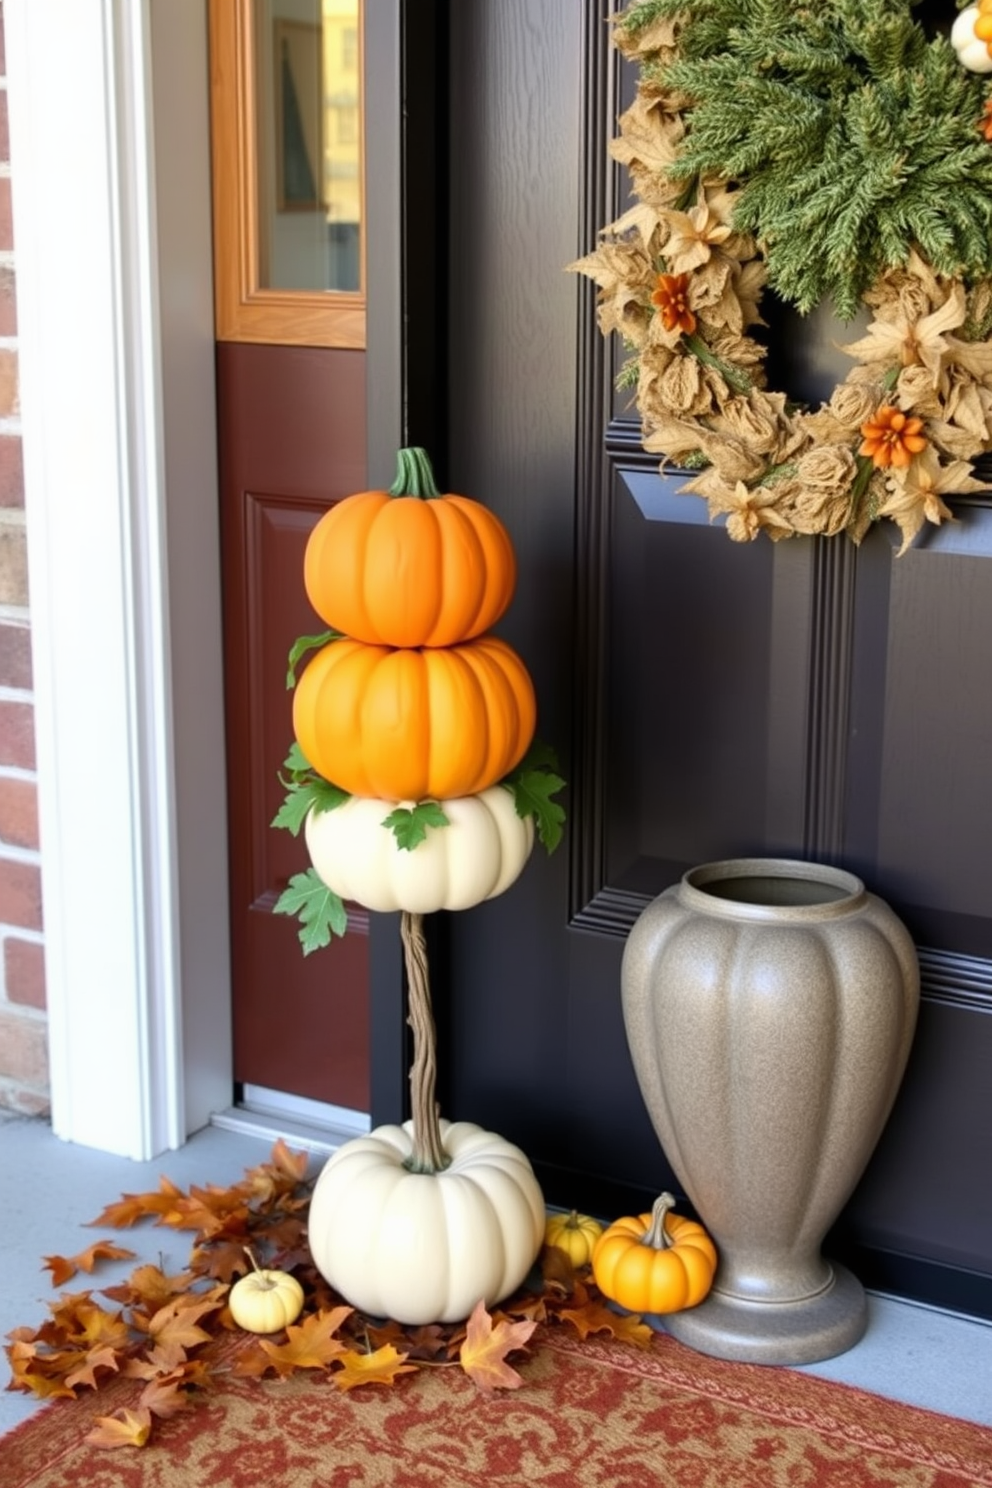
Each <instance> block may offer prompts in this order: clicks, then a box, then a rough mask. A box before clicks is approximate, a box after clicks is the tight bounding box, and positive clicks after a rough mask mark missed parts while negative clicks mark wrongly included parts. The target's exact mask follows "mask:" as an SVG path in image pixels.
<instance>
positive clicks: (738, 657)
mask: <svg viewBox="0 0 992 1488" xmlns="http://www.w3.org/2000/svg"><path fill="white" fill-rule="evenodd" d="M603 9H604V8H603V7H602V6H601V5H599V4H597V3H596V0H578V3H577V0H468V3H459V4H455V5H452V6H451V7H450V37H449V46H450V55H449V57H448V59H447V63H446V66H447V74H448V77H449V78H450V94H449V108H450V119H451V121H452V122H451V128H450V141H451V144H450V176H449V180H448V183H447V185H448V210H447V224H448V229H447V241H446V242H445V243H444V244H443V245H442V247H443V251H444V253H445V254H446V257H447V264H448V274H447V337H448V341H447V345H448V357H447V387H448V389H449V391H448V393H447V396H446V397H445V398H444V399H443V403H444V408H443V412H444V418H445V420H446V422H447V426H448V431H449V432H448V438H447V441H446V452H445V454H444V455H442V456H440V457H439V463H441V464H442V465H444V467H445V471H444V474H445V477H446V484H447V486H448V488H449V489H452V490H457V491H461V492H464V493H465V494H468V495H472V496H474V497H476V498H478V499H480V500H482V501H484V502H486V503H487V504H488V505H490V506H491V507H492V508H493V509H494V510H495V511H497V512H498V513H499V514H500V516H501V517H502V518H503V519H504V520H505V522H506V523H507V526H508V527H509V529H510V532H511V534H512V535H513V538H514V542H515V544H516V547H517V552H518V557H519V560H520V579H519V584H518V591H517V597H516V599H515V601H514V603H513V606H512V607H511V610H510V613H509V616H508V618H507V620H506V622H505V623H504V624H503V625H502V626H501V627H500V629H501V632H502V633H503V634H504V635H505V636H506V637H507V639H508V640H509V641H510V642H511V644H513V645H515V646H516V647H517V648H518V650H519V651H520V652H521V654H522V655H523V657H524V659H525V661H526V662H527V664H528V666H529V668H530V669H531V672H532V675H533V677H534V680H535V683H536V687H537V693H538V699H539V715H540V716H539V724H538V732H539V735H540V736H541V737H542V738H544V739H546V740H547V741H548V742H550V743H553V744H554V745H555V746H556V747H557V748H558V750H559V752H560V755H561V758H562V764H563V769H564V773H565V774H566V775H567V777H568V779H569V782H570V791H569V799H568V809H569V829H568V834H567V838H566V842H565V843H564V845H563V846H562V848H561V849H560V850H559V852H558V854H557V855H556V856H555V857H554V858H553V859H551V860H550V861H546V860H545V859H544V858H543V855H542V854H541V853H540V852H538V853H537V854H536V855H535V858H534V860H533V861H532V863H531V864H530V865H529V867H528V869H527V871H526V873H525V874H524V876H523V878H522V880H521V881H520V882H519V883H518V884H517V885H516V886H515V887H514V888H513V889H512V890H511V891H510V892H509V893H508V894H506V895H505V896H504V897H503V898H502V899H500V900H497V901H494V902H493V903H490V904H487V905H485V906H482V907H480V908H479V909H476V910H472V911H470V912H468V913H465V914H462V915H458V916H451V917H450V918H449V919H448V921H447V922H446V923H445V924H443V925H440V926H436V927H435V931H436V939H437V950H436V960H435V965H436V972H435V978H434V984H435V997H436V1002H437V1018H438V1024H439V1033H440V1061H441V1095H442V1103H443V1107H444V1111H445V1114H447V1115H450V1116H452V1117H457V1118H464V1119H471V1120H475V1121H479V1122H481V1123H482V1124H484V1125H488V1126H491V1127H492V1128H493V1129H494V1130H497V1131H499V1132H501V1133H502V1134H503V1135H505V1136H507V1137H509V1138H511V1139H513V1140H515V1141H518V1142H519V1143H520V1144H521V1145H522V1146H523V1147H524V1149H525V1150H526V1151H527V1152H528V1154H529V1155H530V1156H531V1158H532V1160H533V1161H534V1163H535V1165H536V1167H537V1168H538V1171H539V1175H540V1177H541V1179H542V1182H543V1183H544V1186H545V1190H546V1194H547V1197H548V1198H549V1200H550V1201H553V1202H556V1203H561V1204H567V1205H573V1204H576V1205H578V1206H579V1207H583V1206H587V1207H590V1208H593V1209H598V1210H599V1211H601V1212H604V1213H607V1214H611V1213H619V1212H621V1208H622V1207H623V1208H626V1206H628V1205H631V1204H634V1205H640V1204H643V1202H644V1201H645V1200H647V1199H648V1198H649V1197H650V1196H652V1195H653V1194H655V1193H656V1192H657V1191H658V1190H659V1189H660V1188H661V1187H662V1186H664V1185H670V1184H671V1183H672V1182H673V1180H672V1175H671V1172H670V1169H669V1167H668V1164H667V1162H666V1159H665V1156H664V1154H663V1153H662V1151H661V1150H660V1148H659V1145H658V1143H657V1141H656V1139H655V1137H654V1134H653V1132H652V1130H651V1128H650V1126H649V1123H648V1120H647V1117H646V1114H645V1112H644V1109H643V1106H642V1103H641V1100H640V1096H639V1093H638V1090H637V1088H636V1085H635V1082H634V1077H633V1073H632V1069H631V1065H630V1060H629V1056H628V1052H627V1048H626V1042H625V1037H624V1032H623V1026H622V1020H621V1012H620V997H619V966H620V957H621V953H622V949H623V944H624V939H625V936H626V934H627V932H628V931H629V928H630V926H631V924H632V923H633V921H634V919H635V917H636V915H637V914H638V913H639V911H640V910H641V908H642V907H643V906H644V905H645V904H646V903H647V902H648V901H649V899H650V898H651V897H652V896H654V895H655V894H657V893H659V892H660V891H661V890H662V889H663V888H665V887H666V886H667V885H669V884H670V883H672V882H673V881H675V880H676V879H677V878H678V877H679V876H680V875H681V874H682V873H683V872H684V871H685V869H686V868H687V867H689V866H690V865H692V864H693V863H697V862H705V861H708V860H711V859H713V858H717V857H728V856H736V855H741V854H775V855H783V856H795V857H802V858H808V859H819V860H822V861H826V862H831V863H838V864H841V865H843V866H844V867H846V868H849V869H851V870H853V871H854V872H856V873H858V874H859V875H860V876H861V877H863V879H864V880H865V882H866V884H867V886H868V887H869V888H870V889H871V890H873V891H874V892H876V893H878V894H880V895H882V896H883V897H884V898H886V899H888V900H889V902H890V903H891V904H892V905H893V907H894V908H895V909H896V910H897V911H898V912H899V913H900V914H901V915H902V916H903V918H904V919H905V921H906V923H907V925H908V926H909V928H910V930H911V931H912V933H913V935H914V937H915V939H916V940H917V943H918V945H919V947H920V955H921V962H922V968H923V1002H922V1009H921V1016H920V1021H919V1028H918V1033H917V1037H916V1042H915V1047H914V1051H913V1054H912V1056H911V1062H910V1067H909V1070H908V1072H907V1075H906V1079H905V1082H904V1086H903V1089H902V1092H901V1095H900V1097H899V1100H898V1103H897V1107H896V1109H895V1112H894V1114H893V1116H892V1118H891V1121H890V1124H889V1127H888V1129H887V1131H886V1134H885V1136H884V1137H883V1140H882V1142H881V1145H880V1147H879V1148H878V1150H877V1153H876V1155H875V1157H874V1159H873V1160H872V1163H871V1165H870V1168H869V1171H868V1172H867V1174H866V1176H865V1178H864V1180H863V1182H862V1184H861V1185H860V1187H859V1189H858V1190H857V1192H856V1194H855V1196H854V1198H853V1199H852V1201H851V1203H850V1205H849V1206H848V1208H847V1210H846V1212H845V1214H844V1215H843V1217H842V1220H841V1222H840V1224H839V1225H838V1227H837V1231H836V1233H835V1235H834V1237H833V1243H834V1250H835V1253H843V1254H844V1255H845V1256H846V1257H847V1259H848V1260H849V1261H850V1262H851V1264H852V1265H853V1266H854V1269H855V1270H856V1271H857V1273H858V1274H859V1275H860V1276H861V1277H862V1279H863V1280H864V1281H866V1282H867V1283H869V1284H873V1285H877V1286H881V1287H883V1288H887V1289H890V1290H893V1291H896V1292H901V1293H904V1294H906V1295H912V1296H917V1297H921V1298H928V1299H930V1300H932V1301H936V1302H943V1303H945V1304H948V1305H952V1306H956V1307H960V1308H962V1309H963V1310H966V1311H973V1312H975V1313H980V1312H984V1313H986V1314H987V1315H992V1188H990V1185H989V1182H988V1175H989V1172H990V1171H992V1133H990V1126H989V1121H988V1110H989V1095H990V1078H992V1077H990V1070H992V1017H990V1013H992V786H990V783H989V760H990V758H992V685H990V682H992V676H990V673H992V640H990V637H992V504H990V503H989V502H988V501H984V500H982V499H977V500H976V499H972V500H970V501H968V502H967V503H965V502H964V501H962V502H961V503H960V507H959V510H960V516H961V521H960V523H959V524H957V525H954V526H950V525H948V526H945V527H942V528H941V529H940V530H939V532H934V533H932V534H931V535H929V536H928V537H927V538H926V540H925V541H924V542H923V543H921V544H920V545H919V546H918V547H917V548H915V549H914V550H913V551H911V552H910V553H908V554H907V555H906V556H905V557H903V558H900V559H898V560H897V559H896V557H895V546H894V544H893V541H892V536H891V535H889V534H886V533H883V532H881V531H875V532H873V533H872V534H871V535H870V536H869V538H868V539H867V541H866V542H865V543H864V545H863V546H862V548H861V549H860V550H855V549H854V548H853V547H852V546H850V545H849V544H847V545H846V544H845V543H844V542H843V541H841V540H836V541H825V540H812V539H793V540H790V541H787V542H783V543H779V544H777V545H774V546H773V545H772V544H771V543H768V542H765V541H764V540H762V541H760V542H755V543H753V544H747V545H738V544H733V543H731V542H730V541H729V540H728V538H727V536H726V534H725V532H724V531H723V530H722V529H721V528H720V527H718V526H714V527H711V526H709V525H708V523H707V522H706V520H705V508H704V506H703V504H702V503H701V502H700V501H698V500H697V499H695V498H691V497H679V496H676V495H675V494H674V488H675V487H676V486H677V485H678V483H679V482H678V480H677V478H676V479H669V480H667V481H663V480H662V479H661V477H659V475H658V474H657V467H656V462H654V461H653V460H651V459H650V458H648V457H645V456H644V455H643V454H642V453H641V451H640V446H639V442H638V439H637V429H636V425H635V424H633V423H632V422H631V420H630V418H629V415H628V414H627V413H626V411H625V410H624V408H623V406H622V404H620V403H618V401H617V400H616V399H614V397H613V396H612V393H611V384H612V361H611V354H610V353H609V351H608V350H607V349H606V348H604V346H603V345H602V344H601V341H600V337H599V334H598V331H597V329H596V325H595V313H594V304H593V300H594V290H593V288H592V286H591V285H589V284H588V282H587V281H585V280H582V281H579V280H577V279H576V278H575V277H574V276H570V275H567V274H566V273H564V271H563V269H564V265H565V264H567V263H568V262H569V261H571V260H573V259H574V258H576V257H577V256H579V254H581V253H583V252H586V251H588V250H589V249H590V248H591V246H592V245H593V242H594V239H595V234H596V230H597V228H598V227H599V226H600V225H601V224H603V223H604V222H606V221H608V220H610V216H611V213H612V215H618V212H619V210H620V209H621V208H620V206H618V204H617V202H616V201H615V200H613V199H612V198H611V193H612V192H614V191H615V190H616V187H615V186H614V185H613V184H612V183H611V180H610V176H609V171H608V168H607V155H606V143H607V139H608V137H609V134H610V133H611V132H612V128H613V122H614V118H615V112H616V107H615V97H616V92H615V89H616V87H617V86H618V83H617V78H618V64H617V61H616V58H615V57H614V55H613V54H612V53H611V52H610V50H609V47H608V27H607V25H606V23H605V21H604V15H603ZM376 933H377V932H374V937H375V934H376ZM390 933H391V932H390ZM373 944H374V945H375V939H374V941H373ZM394 970H395V968H394ZM398 1068H399V1067H398V1065H396V1066H394V1069H395V1070H398ZM392 1088H394V1089H397V1088H398V1085H397V1084H395V1082H394V1086H393V1087H392ZM388 1104H389V1098H388V1096H387V1097H384V1104H383V1103H381V1104H380V1109H384V1106H388ZM374 1106H375V1102H374ZM373 1114H374V1115H375V1114H376V1112H375V1109H374V1111H373Z"/></svg>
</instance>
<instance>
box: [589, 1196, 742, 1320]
mask: <svg viewBox="0 0 992 1488" xmlns="http://www.w3.org/2000/svg"><path fill="white" fill-rule="evenodd" d="M674 1203H675V1200H674V1199H673V1198H672V1195H671V1194H669V1193H663V1194H662V1195H661V1197H660V1198H658V1199H656V1200H655V1203H654V1207H653V1209H652V1211H651V1213H650V1214H641V1215H638V1216H632V1217H629V1218H624V1219H618V1220H616V1221H615V1222H614V1223H613V1224H611V1225H610V1226H609V1228H608V1229H606V1230H604V1232H603V1234H602V1236H601V1237H600V1239H599V1240H597V1242H596V1246H595V1249H594V1250H593V1253H592V1274H593V1277H594V1279H595V1282H596V1285H597V1286H598V1287H599V1289H600V1291H601V1292H602V1293H603V1295H604V1297H609V1298H610V1300H611V1301H613V1302H619V1304H620V1306H621V1307H626V1308H628V1309H629V1311H631V1312H640V1313H645V1312H647V1313H659V1312H660V1313H664V1312H680V1311H681V1310H682V1309H683V1308H685V1307H695V1305H696V1303H697V1302H701V1301H702V1300H703V1298H704V1297H705V1296H706V1294H707V1293H708V1292H709V1290H710V1287H711V1286H712V1285H713V1277H714V1274H715V1272H716V1263H717V1254H716V1246H715V1245H714V1244H713V1241H712V1240H711V1239H710V1237H709V1235H708V1234H707V1233H706V1231H705V1230H704V1229H703V1226H702V1225H701V1224H698V1223H697V1222H696V1221H695V1220H694V1219H688V1218H686V1217H685V1216H684V1215H680V1214H673V1213H671V1212H670V1211H671V1210H672V1208H673V1206H674Z"/></svg>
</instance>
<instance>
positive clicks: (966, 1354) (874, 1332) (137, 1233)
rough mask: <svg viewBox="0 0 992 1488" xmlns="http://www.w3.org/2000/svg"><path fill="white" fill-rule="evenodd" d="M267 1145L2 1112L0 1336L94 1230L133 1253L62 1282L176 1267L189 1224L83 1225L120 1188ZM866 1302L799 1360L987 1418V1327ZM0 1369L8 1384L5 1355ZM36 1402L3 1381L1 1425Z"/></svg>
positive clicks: (37, 1304) (193, 1173) (229, 1174)
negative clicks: (825, 1349) (51, 1260)
mask: <svg viewBox="0 0 992 1488" xmlns="http://www.w3.org/2000/svg"><path fill="white" fill-rule="evenodd" d="M286 1140H287V1142H288V1144H289V1146H290V1147H291V1148H294V1150H299V1148H300V1146H301V1145H302V1144H301V1143H300V1142H299V1141H297V1140H296V1139H295V1137H294V1133H293V1131H292V1130H287V1132H286ZM271 1147H272V1137H271V1135H265V1136H260V1135H252V1134H247V1133H244V1132H238V1131H231V1130H223V1129H220V1128H218V1127H214V1126H210V1127H206V1128H204V1130H203V1131H200V1132H197V1133H196V1134H195V1135H194V1136H193V1137H192V1138H191V1139H190V1140H189V1142H187V1144H186V1145H185V1146H184V1147H182V1148H181V1149H180V1150H179V1151H177V1152H170V1153H166V1154H164V1155H163V1156H162V1157H158V1158H155V1159H154V1160H153V1161H152V1162H148V1163H136V1162H131V1161H130V1160H128V1159H127V1158H116V1157H112V1156H109V1155H108V1154H106V1153H103V1152H95V1151H93V1150H92V1149H90V1148H85V1147H78V1146H73V1145H70V1144H68V1143H65V1142H62V1141H60V1140H59V1139H58V1138H57V1137H55V1136H53V1134H52V1131H51V1128H50V1127H49V1126H48V1124H47V1122H44V1121H40V1120H33V1119H27V1118H6V1119H4V1118H2V1117H0V1188H2V1194H3V1206H2V1208H0V1257H2V1263H3V1271H2V1284H0V1336H5V1335H6V1334H7V1333H8V1332H9V1331H10V1330H11V1329H12V1328H15V1327H18V1326H20V1325H22V1324H29V1325H31V1326H37V1325H38V1324H39V1323H40V1322H42V1321H43V1319H44V1317H45V1316H46V1308H47V1304H48V1302H49V1301H52V1300H54V1298H55V1297H56V1295H57V1293H56V1292H55V1291H54V1290H53V1289H52V1288H51V1287H50V1286H49V1275H48V1272H47V1271H45V1270H44V1269H43V1267H42V1257H43V1256H46V1255H64V1256H70V1255H75V1254H77V1253H78V1252H79V1251H82V1250H85V1249H86V1248H87V1247H88V1246H89V1245H91V1244H92V1243H93V1241H94V1240H97V1239H115V1240H116V1241H117V1243H119V1244H121V1245H124V1246H126V1247H127V1248H128V1249H129V1250H133V1251H136V1252H137V1253H138V1258H137V1259H136V1260H131V1261H121V1262H116V1263H115V1264H114V1265H104V1266H102V1267H101V1269H100V1270H99V1272H98V1273H97V1274H96V1275H95V1277H93V1278H90V1277H86V1276H81V1277H76V1278H73V1280H72V1282H70V1283H69V1285H68V1287H67V1288H66V1290H79V1289H82V1288H83V1287H84V1286H91V1287H92V1289H93V1290H94V1291H97V1290H99V1288H100V1287H103V1286H111V1285H114V1284H115V1283H118V1282H120V1281H122V1280H123V1279H124V1278H125V1277H126V1276H127V1275H128V1274H129V1273H130V1271H131V1270H132V1269H133V1267H135V1266H137V1265H139V1264H142V1263H143V1262H147V1261H152V1262H155V1263H156V1264H158V1265H160V1266H162V1268H163V1269H164V1270H166V1271H167V1272H174V1271H178V1270H181V1269H182V1268H183V1267H184V1266H185V1264H186V1258H187V1256H188V1253H189V1246H190V1239H191V1237H190V1236H189V1235H188V1234H185V1233H182V1232H180V1233H177V1232H175V1231H172V1230H168V1229H160V1228H157V1227H156V1226H154V1225H152V1224H150V1223H145V1224H141V1225H136V1226H134V1227H133V1228H132V1229H130V1230H122V1231H113V1230H102V1229H92V1228H88V1227H86V1226H87V1225H88V1222H89V1221H91V1220H93V1219H94V1218H95V1217H96V1215H97V1214H99V1213H100V1212H101V1210H102V1209H103V1208H104V1207H105V1205H106V1204H108V1203H111V1202H113V1201H114V1200H115V1199H117V1198H119V1197H120V1195H121V1194H122V1193H125V1192H127V1193H143V1192H146V1191H148V1190H151V1189H155V1188H157V1187H158V1180H159V1177H160V1175H162V1174H165V1175H166V1176H168V1177H169V1178H171V1179H172V1180H173V1182H175V1183H177V1184H179V1185H180V1187H183V1188H188V1186H189V1185H190V1184H191V1183H197V1184H206V1183H214V1184H220V1185H226V1184H228V1183H232V1182H234V1181H235V1180H237V1179H239V1178H241V1177H242V1175H243V1173H244V1170H245V1168H249V1167H253V1166H254V1165H255V1164H257V1163H259V1162H262V1161H264V1160H265V1159H266V1158H267V1157H268V1155H269V1152H270V1151H271ZM321 1161H322V1159H321V1158H320V1157H317V1158H315V1162H316V1163H317V1164H319V1163H320V1162H321ZM869 1308H870V1321H869V1327H868V1332H867V1334H866V1336H865V1338H864V1339H863V1340H862V1341H861V1343H859V1344H858V1345H857V1346H856V1347H855V1348H853V1349H850V1350H848V1352H847V1353H845V1354H842V1355H841V1356H840V1357H838V1358H836V1359H829V1360H826V1361H825V1362H824V1363H822V1364H814V1365H807V1366H804V1372H807V1373H811V1374H816V1375H820V1376H822V1377H823V1378H826V1379H832V1380H839V1381H842V1382H845V1383H847V1384H851V1385H856V1386H859V1387H860V1388H861V1389H864V1390H870V1391H873V1392H874V1393H875V1394H878V1395H884V1396H888V1397H890V1398H892V1399H895V1400H902V1401H905V1402H907V1403H908V1404H910V1405H917V1406H922V1407H924V1408H926V1409H929V1410H934V1411H939V1412H941V1413H942V1414H945V1415H950V1416H959V1417H962V1418H964V1419H966V1420H970V1421H976V1422H978V1423H979V1424H981V1425H985V1426H988V1427H992V1325H989V1324H986V1323H982V1322H976V1321H974V1320H971V1319H967V1318H963V1317H960V1316H957V1315H954V1314H949V1313H945V1312H939V1311H936V1310H934V1309H931V1308H927V1307H920V1306H916V1305H913V1304H910V1303H906V1302H903V1301H897V1300H895V1299H893V1298H890V1297H883V1296H877V1295H871V1296H870V1297H869ZM0 1375H2V1383H3V1384H4V1385H6V1382H7V1380H8V1379H9V1377H10V1375H9V1370H8V1368H7V1363H6V1358H4V1359H3V1360H2V1368H0ZM42 1405H43V1402H40V1401H35V1400H33V1399H30V1398H28V1397H27V1396H25V1395H22V1394H21V1393H20V1392H11V1391H6V1390H0V1433H2V1432H5V1431H9V1430H10V1429H11V1428H12V1427H13V1426H15V1425H16V1424H17V1423H18V1422H19V1421H22V1420H25V1419H26V1418H27V1417H28V1416H30V1415H31V1414H33V1412H35V1411H37V1410H38V1409H40V1408H42ZM990 1453H992V1438H990Z"/></svg>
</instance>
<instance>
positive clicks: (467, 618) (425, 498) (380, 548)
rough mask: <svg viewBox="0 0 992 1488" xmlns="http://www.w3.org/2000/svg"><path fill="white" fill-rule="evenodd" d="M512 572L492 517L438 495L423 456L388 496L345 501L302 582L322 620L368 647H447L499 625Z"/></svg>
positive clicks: (316, 542)
mask: <svg viewBox="0 0 992 1488" xmlns="http://www.w3.org/2000/svg"><path fill="white" fill-rule="evenodd" d="M516 579H517V564H516V558H515V556H514V552H513V545H512V543H511V542H510V537H509V534H508V533H507V531H506V528H505V527H504V526H503V524H502V522H501V521H500V520H499V518H498V517H496V516H494V514H493V513H492V512H491V511H489V510H488V509H487V508H486V507H484V506H482V505H480V503H479V502H477V501H473V500H471V499H470V498H469V497H467V496H452V495H447V496H442V495H441V494H440V493H439V492H438V490H437V487H436V485H435V483H434V476H433V473H432V471H431V467H430V462H429V461H428V459H427V456H426V454H425V453H424V451H423V450H421V449H404V450H400V454H399V474H398V475H397V478H396V482H395V483H394V485H393V486H392V487H391V488H390V489H389V490H388V491H361V492H359V493H357V494H356V495H354V496H346V497H345V499H344V500H343V501H339V502H338V503H337V505H336V506H333V507H331V509H330V511H328V512H325V513H324V515H323V516H322V517H321V519H320V521H319V522H318V523H317V525H316V527H315V528H314V529H313V532H312V533H311V534H310V538H309V541H308V543H307V548H306V554H305V556H304V562H303V581H304V584H305V586H306V591H307V595H308V597H309V600H310V603H311V604H312V605H313V607H314V609H315V610H316V611H317V613H318V615H320V617H321V619H322V620H324V621H326V623H327V624H328V625H329V626H331V628H332V629H333V630H339V631H341V632H342V634H343V635H347V636H351V637H353V638H354V639H355V640H359V641H367V642H368V643H369V644H371V645H381V646H397V647H404V648H408V647H415V646H454V645H457V644H458V643H459V642H460V641H467V640H470V639H471V638H472V637H473V636H478V635H482V633H483V631H486V630H488V629H489V628H490V627H491V626H493V625H495V624H496V621H497V620H498V619H499V618H500V616H501V615H502V614H503V612H504V611H505V610H506V608H507V606H508V605H509V603H510V600H511V599H512V598H513V590H514V586H515V584H516Z"/></svg>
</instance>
